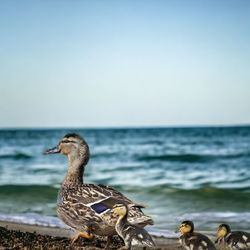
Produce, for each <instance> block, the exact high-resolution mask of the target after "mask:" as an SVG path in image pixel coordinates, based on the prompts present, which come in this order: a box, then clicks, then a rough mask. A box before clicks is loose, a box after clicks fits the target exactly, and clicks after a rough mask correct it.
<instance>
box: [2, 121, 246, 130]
mask: <svg viewBox="0 0 250 250" xmlns="http://www.w3.org/2000/svg"><path fill="white" fill-rule="evenodd" d="M218 127H221V128H233V127H250V123H232V124H209V125H208V124H195V125H189V124H185V125H127V126H119V125H118V126H105V125H104V126H43V127H39V126H33V127H32V126H17V127H1V126H0V130H31V129H33V130H57V129H61V130H63V129H76V130H77V129H86V130H91V129H96V130H98V129H100V130H102V129H104V130H105V129H107V130H108V129H164V128H169V129H171V128H218Z"/></svg>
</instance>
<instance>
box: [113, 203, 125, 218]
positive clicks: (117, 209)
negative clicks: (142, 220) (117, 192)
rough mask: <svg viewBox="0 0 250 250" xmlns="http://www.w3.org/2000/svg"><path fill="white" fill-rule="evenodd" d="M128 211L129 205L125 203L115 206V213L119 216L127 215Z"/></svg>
mask: <svg viewBox="0 0 250 250" xmlns="http://www.w3.org/2000/svg"><path fill="white" fill-rule="evenodd" d="M127 213H128V207H127V206H126V205H125V204H116V205H114V206H113V214H114V215H116V216H119V217H122V218H123V217H125V216H126V215H127Z"/></svg>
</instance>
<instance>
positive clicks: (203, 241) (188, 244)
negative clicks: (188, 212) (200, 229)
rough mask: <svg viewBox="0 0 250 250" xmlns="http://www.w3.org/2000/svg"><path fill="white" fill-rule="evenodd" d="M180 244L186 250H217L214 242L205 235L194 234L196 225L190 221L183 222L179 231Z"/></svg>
mask: <svg viewBox="0 0 250 250" xmlns="http://www.w3.org/2000/svg"><path fill="white" fill-rule="evenodd" d="M178 231H179V232H180V233H181V234H182V235H181V236H180V238H179V240H180V244H181V245H182V246H183V247H184V248H185V249H186V250H216V248H215V246H214V244H213V242H212V241H211V240H210V239H209V238H208V237H207V236H206V235H204V234H201V233H197V232H194V223H193V222H192V221H190V220H186V221H183V222H182V223H181V225H180V226H179V230H178Z"/></svg>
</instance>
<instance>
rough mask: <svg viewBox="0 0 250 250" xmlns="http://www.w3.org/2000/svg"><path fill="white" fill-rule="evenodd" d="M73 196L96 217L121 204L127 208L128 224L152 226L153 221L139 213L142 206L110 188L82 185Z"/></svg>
mask: <svg viewBox="0 0 250 250" xmlns="http://www.w3.org/2000/svg"><path fill="white" fill-rule="evenodd" d="M75 196H76V198H77V201H78V203H81V204H84V205H85V206H86V207H88V208H90V209H91V210H92V211H94V212H95V213H96V214H98V215H101V214H103V213H105V212H107V211H110V210H111V209H112V208H113V207H114V205H116V204H121V203H122V204H126V205H127V206H128V208H129V216H128V220H129V221H130V223H132V224H138V225H141V226H145V225H147V224H153V220H152V219H151V218H150V217H149V216H146V215H145V214H144V213H143V212H142V211H141V208H143V207H144V206H143V205H142V204H137V203H134V202H133V201H131V200H130V199H128V198H127V197H126V196H124V195H123V194H122V193H120V192H119V191H117V190H115V189H114V188H113V187H111V186H106V185H95V184H83V185H82V186H81V187H80V188H78V189H77V191H76V193H75Z"/></svg>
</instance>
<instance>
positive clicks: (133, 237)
mask: <svg viewBox="0 0 250 250" xmlns="http://www.w3.org/2000/svg"><path fill="white" fill-rule="evenodd" d="M130 209H131V208H130ZM112 212H113V214H114V215H115V216H118V219H117V222H116V225H115V229H116V232H117V234H118V235H119V236H120V237H121V238H122V239H123V241H124V244H125V249H128V250H130V249H132V247H133V246H135V245H137V246H148V247H154V246H155V243H154V241H153V239H152V237H151V236H150V234H149V233H148V232H147V231H146V230H145V229H143V228H141V227H138V226H136V225H132V224H131V223H130V222H129V221H128V214H129V208H128V206H127V205H126V204H116V205H115V206H114V207H113V210H112Z"/></svg>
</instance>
